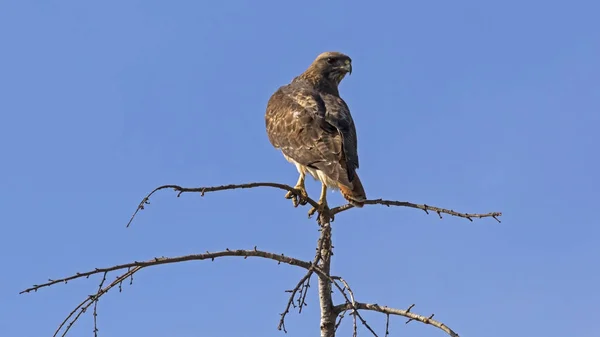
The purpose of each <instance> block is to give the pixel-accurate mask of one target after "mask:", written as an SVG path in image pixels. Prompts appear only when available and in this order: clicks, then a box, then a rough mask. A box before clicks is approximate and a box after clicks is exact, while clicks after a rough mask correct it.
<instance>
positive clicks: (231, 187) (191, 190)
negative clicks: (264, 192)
mask: <svg viewBox="0 0 600 337" xmlns="http://www.w3.org/2000/svg"><path fill="white" fill-rule="evenodd" d="M256 187H272V188H278V189H280V190H285V191H289V192H292V193H295V194H296V195H300V191H298V190H296V189H295V188H293V187H292V186H289V185H286V184H278V183H270V182H258V183H248V184H230V185H222V186H208V187H191V188H190V187H181V186H179V185H163V186H159V187H157V188H155V189H154V190H152V192H150V193H148V195H146V196H145V197H144V199H142V201H141V202H140V204H139V205H138V208H137V209H136V210H135V212H134V213H133V215H132V216H131V218H130V219H129V222H128V223H127V227H129V226H130V225H131V222H133V219H134V218H135V216H136V215H137V213H138V212H139V211H141V210H143V209H144V205H149V204H150V197H151V196H152V195H153V194H154V193H156V192H158V191H160V190H165V189H172V190H175V191H176V192H178V193H177V197H179V196H181V195H182V194H183V193H200V196H202V197H203V196H204V194H205V193H208V192H217V191H225V190H236V189H247V188H256ZM306 201H307V202H308V203H309V204H310V205H311V206H312V207H315V208H317V207H318V205H319V204H318V203H317V202H316V201H314V200H313V199H311V198H306Z"/></svg>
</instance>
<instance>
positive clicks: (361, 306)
mask: <svg viewBox="0 0 600 337" xmlns="http://www.w3.org/2000/svg"><path fill="white" fill-rule="evenodd" d="M354 306H355V307H356V308H357V309H358V310H371V311H377V312H381V313H383V314H386V315H397V316H404V317H407V318H409V320H408V321H407V322H406V323H408V322H410V321H413V320H414V321H419V322H421V323H424V324H430V325H433V326H435V327H436V328H439V329H441V330H443V331H444V332H446V333H447V334H449V335H450V336H452V337H459V335H458V334H457V333H456V332H454V331H452V329H450V328H449V327H447V326H446V325H445V324H444V323H442V322H439V321H436V320H434V319H433V315H431V316H429V317H425V316H422V315H419V314H415V313H413V312H411V311H410V310H411V309H412V307H414V304H413V305H411V306H410V307H409V308H408V309H407V310H403V309H395V308H390V307H386V306H383V307H382V306H380V305H378V304H370V303H361V302H355V303H354ZM334 310H335V311H336V312H337V313H338V314H339V313H342V312H344V311H347V310H353V307H352V304H351V303H344V304H340V305H337V306H335V308H334ZM386 330H387V328H386Z"/></svg>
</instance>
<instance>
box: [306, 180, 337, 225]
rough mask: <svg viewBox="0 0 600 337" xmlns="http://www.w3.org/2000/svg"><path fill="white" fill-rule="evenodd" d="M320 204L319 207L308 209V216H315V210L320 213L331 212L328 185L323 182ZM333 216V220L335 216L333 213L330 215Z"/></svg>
mask: <svg viewBox="0 0 600 337" xmlns="http://www.w3.org/2000/svg"><path fill="white" fill-rule="evenodd" d="M318 204H319V206H318V207H316V208H315V207H313V208H311V209H310V210H309V211H308V217H309V218H310V217H311V216H313V215H314V214H315V212H317V211H318V212H319V213H323V212H328V213H329V205H327V185H325V184H323V183H321V196H320V197H319V202H318ZM330 217H331V221H333V219H334V217H333V215H330Z"/></svg>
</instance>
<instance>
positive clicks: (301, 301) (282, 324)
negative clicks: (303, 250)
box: [277, 268, 313, 333]
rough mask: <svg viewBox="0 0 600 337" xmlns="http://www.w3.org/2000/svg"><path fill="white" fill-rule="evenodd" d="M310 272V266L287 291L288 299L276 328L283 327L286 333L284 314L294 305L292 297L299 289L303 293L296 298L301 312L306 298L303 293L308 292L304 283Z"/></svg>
mask: <svg viewBox="0 0 600 337" xmlns="http://www.w3.org/2000/svg"><path fill="white" fill-rule="evenodd" d="M312 273H313V269H312V268H310V269H309V271H308V273H306V275H304V277H303V278H301V279H300V281H299V282H298V284H297V285H296V287H294V289H292V290H289V291H288V292H290V293H291V295H290V298H289V299H288V302H287V305H286V307H285V310H284V311H283V312H282V313H281V318H280V319H279V325H278V326H277V330H282V329H283V331H284V332H285V333H287V330H286V329H285V315H287V314H288V313H289V312H290V307H292V306H294V299H295V297H296V293H297V292H298V291H301V290H303V291H304V295H300V298H299V299H298V302H299V303H298V306H299V311H300V312H302V307H303V306H304V305H305V302H304V301H305V298H306V296H305V295H306V292H308V286H307V285H306V284H307V283H308V282H309V281H310V277H311V276H312ZM294 307H295V306H294Z"/></svg>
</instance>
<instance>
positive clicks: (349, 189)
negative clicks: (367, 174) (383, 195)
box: [338, 172, 367, 207]
mask: <svg viewBox="0 0 600 337" xmlns="http://www.w3.org/2000/svg"><path fill="white" fill-rule="evenodd" d="M338 187H339V188H340V192H341V193H342V196H343V197H344V198H345V199H346V200H348V202H349V203H351V204H352V205H354V206H355V207H363V206H364V201H365V200H367V194H366V193H365V189H364V188H363V185H362V183H361V182H360V178H358V174H357V173H356V172H354V179H352V186H346V185H342V184H338Z"/></svg>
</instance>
